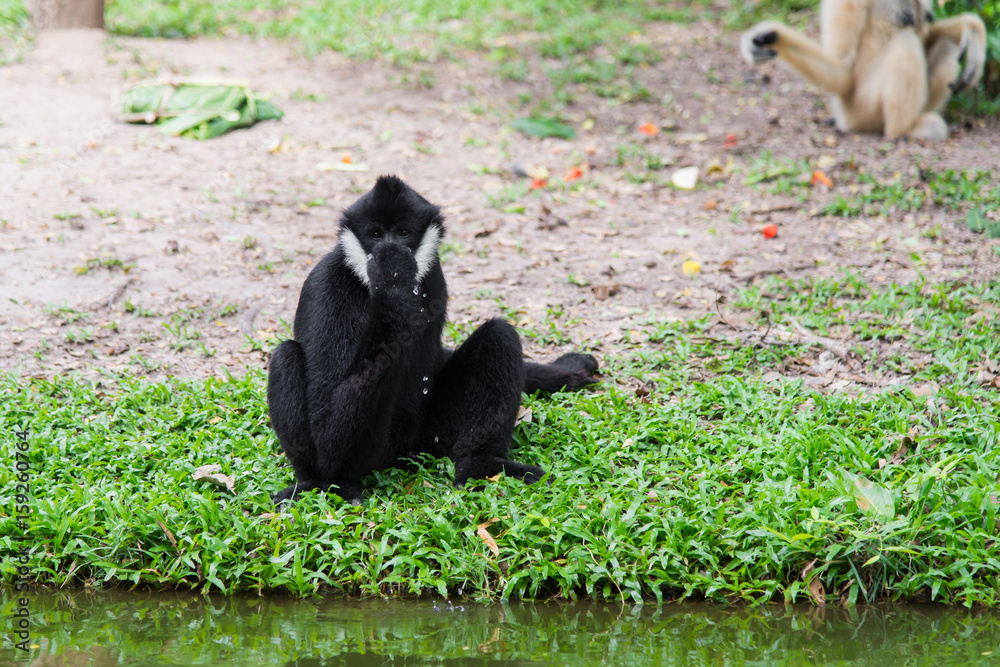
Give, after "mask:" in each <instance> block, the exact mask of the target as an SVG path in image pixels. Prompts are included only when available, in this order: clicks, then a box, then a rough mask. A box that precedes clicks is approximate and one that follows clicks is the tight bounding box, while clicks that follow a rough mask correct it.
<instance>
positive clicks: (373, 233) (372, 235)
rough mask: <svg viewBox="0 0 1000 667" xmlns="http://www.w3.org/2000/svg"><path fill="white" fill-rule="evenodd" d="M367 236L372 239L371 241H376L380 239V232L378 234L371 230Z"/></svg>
mask: <svg viewBox="0 0 1000 667" xmlns="http://www.w3.org/2000/svg"><path fill="white" fill-rule="evenodd" d="M368 236H370V237H371V238H373V239H375V240H376V241H377V240H378V239H380V238H382V232H380V231H379V230H377V229H373V230H371V231H370V232H368Z"/></svg>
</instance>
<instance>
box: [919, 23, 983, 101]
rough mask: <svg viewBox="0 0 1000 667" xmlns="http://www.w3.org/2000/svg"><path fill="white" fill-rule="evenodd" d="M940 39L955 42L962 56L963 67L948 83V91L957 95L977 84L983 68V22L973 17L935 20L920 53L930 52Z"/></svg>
mask: <svg viewBox="0 0 1000 667" xmlns="http://www.w3.org/2000/svg"><path fill="white" fill-rule="evenodd" d="M942 39H947V40H951V41H952V42H955V44H958V47H959V49H960V50H961V51H962V52H963V53H964V54H965V68H964V69H963V70H962V73H961V75H959V77H958V79H957V80H955V81H953V82H952V83H951V89H952V91H953V92H958V91H960V90H963V89H965V88H969V87H971V86H974V85H976V84H977V83H979V79H980V78H981V77H982V76H983V67H984V66H985V65H986V26H985V25H984V24H983V20H982V19H981V18H979V17H978V16H976V15H975V14H961V15H959V16H953V17H951V18H947V19H941V20H940V21H935V22H934V23H932V24H930V26H929V28H928V30H927V36H926V37H925V38H924V50H925V51H930V49H931V47H933V46H934V44H935V43H936V42H938V41H939V40H942Z"/></svg>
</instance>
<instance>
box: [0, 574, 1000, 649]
mask: <svg viewBox="0 0 1000 667" xmlns="http://www.w3.org/2000/svg"><path fill="white" fill-rule="evenodd" d="M14 604H15V602H14V594H13V592H12V591H11V590H9V589H6V590H4V589H0V613H2V614H3V617H4V619H5V620H9V618H10V613H11V612H12V611H13V609H14ZM29 607H30V612H31V632H32V643H33V644H34V646H35V648H33V649H32V650H31V652H30V654H25V653H24V652H21V651H15V650H14V646H13V642H12V641H11V639H10V637H9V636H8V637H6V638H5V641H4V644H3V646H2V648H0V667H4V666H7V665H33V666H34V665H97V666H104V665H222V664H225V665H282V664H284V665H297V666H301V667H329V666H332V665H348V666H351V667H365V666H368V665H371V666H376V665H377V666H389V665H393V666H396V665H406V666H410V665H444V666H448V667H451V666H460V667H464V666H466V665H477V666H480V665H598V664H606V665H616V666H617V665H692V666H698V665H713V666H717V665H819V664H850V665H877V666H878V667H890V666H891V665H903V664H905V665H934V666H935V667H939V666H942V665H978V664H982V665H988V664H1000V613H998V612H996V611H988V610H968V609H956V608H945V607H940V606H918V605H899V606H886V607H859V608H856V609H847V610H845V609H839V608H827V609H817V608H812V607H801V606H794V607H791V606H781V605H768V606H765V607H762V608H758V609H747V608H745V607H718V606H709V605H697V604H676V605H665V606H660V607H657V606H656V605H655V604H646V605H632V604H628V605H625V606H621V607H616V606H609V605H605V604H592V603H578V604H556V603H534V604H533V603H523V604H522V603H514V604H495V605H478V604H474V603H469V602H462V603H461V604H454V603H449V602H447V601H446V602H441V601H437V602H433V601H386V600H366V601H358V600H344V599H332V600H326V599H308V600H296V599H290V598H285V597H264V598H256V597H215V596H211V597H202V596H197V595H192V594H181V593H148V592H121V591H119V592H115V591H111V592H100V593H95V592H92V591H91V592H88V591H56V592H48V591H44V592H37V591H36V592H34V593H32V594H31V603H30V605H29ZM5 630H6V628H5Z"/></svg>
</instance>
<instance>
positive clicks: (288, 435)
mask: <svg viewBox="0 0 1000 667" xmlns="http://www.w3.org/2000/svg"><path fill="white" fill-rule="evenodd" d="M306 387H307V384H306V372H305V354H304V353H303V351H302V346H301V345H299V343H297V342H296V341H294V340H286V341H285V342H284V343H282V344H281V345H279V346H278V347H277V348H275V350H274V353H273V354H272V355H271V366H270V370H269V373H268V378H267V404H268V412H269V413H270V417H271V425H272V426H273V427H274V432H275V433H276V434H277V435H278V442H280V443H281V448H282V449H283V450H285V455H286V456H287V457H288V461H289V462H290V463H291V464H292V469H293V470H294V471H295V479H296V480H299V481H297V482H296V483H295V484H292V485H291V486H289V487H287V488H285V489H283V490H281V491H279V492H278V493H276V494H275V495H274V498H273V500H274V503H275V504H276V505H278V504H281V503H283V502H286V501H288V502H294V501H295V499H296V498H298V496H300V495H301V494H303V493H306V492H308V491H313V490H316V489H318V490H320V491H328V490H334V491H336V492H337V493H338V494H339V495H340V496H342V497H343V498H344V499H345V500H348V501H350V502H352V503H354V504H357V502H358V501H360V499H361V485H360V484H358V483H357V482H352V481H348V480H322V479H321V475H320V473H319V472H318V471H317V470H316V469H315V467H314V462H315V461H316V447H315V445H314V444H313V440H312V436H311V434H310V429H309V414H308V411H307V401H306ZM331 486H332V487H335V488H333V489H331Z"/></svg>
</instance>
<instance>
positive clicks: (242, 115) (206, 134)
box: [121, 81, 284, 140]
mask: <svg viewBox="0 0 1000 667" xmlns="http://www.w3.org/2000/svg"><path fill="white" fill-rule="evenodd" d="M121 115H122V118H123V120H126V121H128V122H132V123H137V122H145V123H153V122H155V123H156V124H157V125H158V126H159V128H160V130H161V131H162V132H163V133H164V134H168V135H171V136H178V135H180V136H184V137H188V138H191V139H200V140H205V139H211V138H213V137H218V136H221V135H223V134H225V133H226V132H229V131H230V130H234V129H237V128H241V127H249V126H251V125H253V124H254V123H256V122H257V121H261V120H272V119H278V118H281V117H282V116H283V115H284V114H283V113H282V112H281V110H280V109H278V108H277V107H276V106H274V105H273V104H271V103H270V102H268V101H267V100H263V99H261V98H260V97H259V96H257V95H256V94H255V93H254V92H253V91H252V90H250V88H249V86H246V85H244V84H232V83H212V82H196V81H176V82H164V81H145V82H141V83H138V84H135V85H133V86H131V87H129V88H128V89H127V90H126V91H125V92H124V93H123V94H122V101H121Z"/></svg>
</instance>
